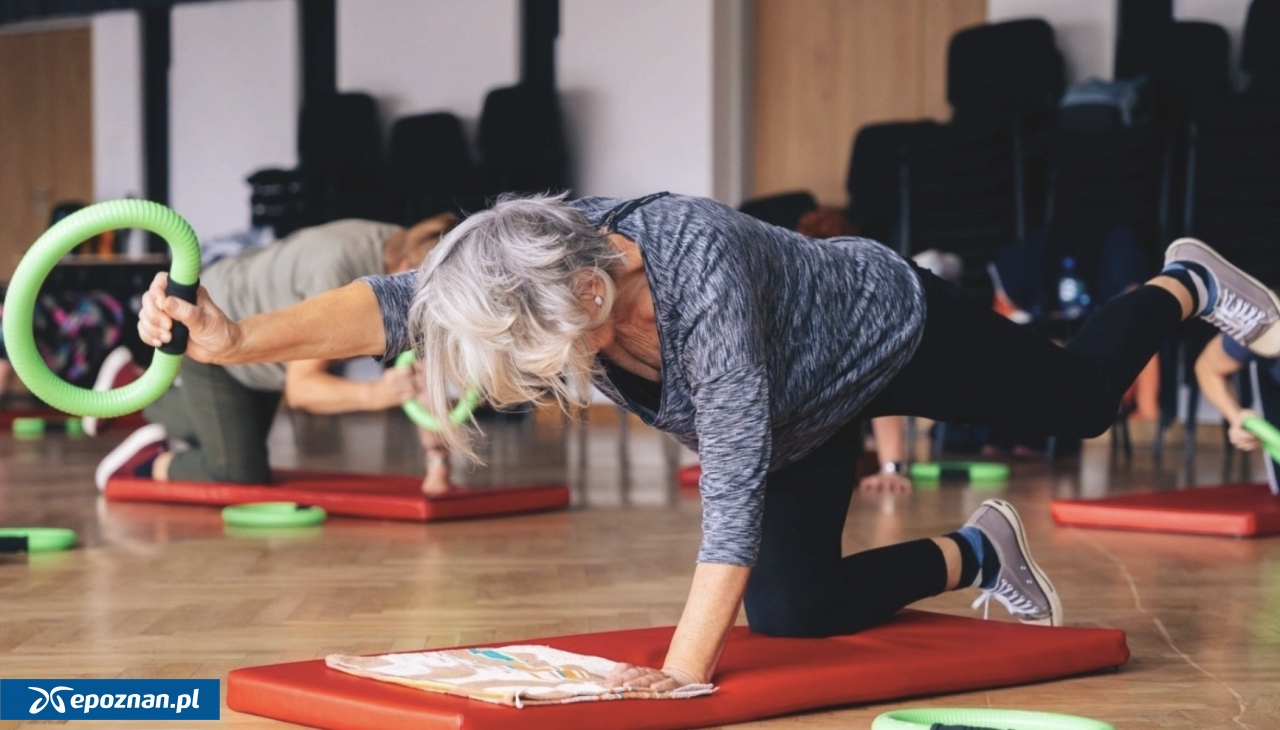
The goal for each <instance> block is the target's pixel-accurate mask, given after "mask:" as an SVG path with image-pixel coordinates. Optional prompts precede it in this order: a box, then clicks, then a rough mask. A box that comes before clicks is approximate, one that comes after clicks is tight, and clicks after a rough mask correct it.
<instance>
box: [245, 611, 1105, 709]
mask: <svg viewBox="0 0 1280 730" xmlns="http://www.w3.org/2000/svg"><path fill="white" fill-rule="evenodd" d="M673 631H674V628H672V627H669V626H668V627H665V628H658V629H636V630H632V631H611V632H606V633H600V634H580V635H577V636H563V637H558V638H551V639H535V640H532V641H506V642H502V644H491V645H490V646H501V645H511V644H546V645H549V646H553V647H556V648H558V649H565V650H568V651H573V652H578V653H582V654H594V655H597V656H606V657H608V658H610V659H616V660H618V661H627V662H631V663H633V664H642V665H646V666H661V664H662V659H663V656H665V654H666V652H667V644H668V642H670V640H671V634H672V632H673ZM1128 659H1129V648H1128V646H1127V645H1126V644H1125V637H1124V632H1123V631H1119V630H1117V629H1076V628H1048V627H1044V626H1024V625H1022V624H1016V623H1007V622H1003V621H981V620H978V619H972V618H962V617H958V616H947V615H942V614H936V613H925V612H922V611H903V612H902V613H901V614H900V615H899V616H898V617H897V618H896V619H895V620H893V621H892V622H890V623H888V624H885V625H883V626H879V627H876V628H874V629H869V630H867V631H863V632H862V633H859V634H855V635H853V636H840V637H835V638H830V639H775V638H768V637H765V636H760V635H758V634H752V633H751V632H750V631H748V630H747V629H746V627H738V628H735V629H734V630H733V633H732V634H731V635H730V637H729V642H728V644H727V645H726V646H725V649H724V654H723V655H722V656H721V659H720V664H719V667H718V669H717V670H716V676H715V682H716V684H718V685H719V687H720V689H719V691H717V692H716V693H715V694H714V695H711V696H709V697H698V698H694V699H686V700H618V701H601V702H581V703H576V704H571V705H554V706H546V707H527V708H525V709H515V708H512V707H502V706H498V705H491V704H488V703H484V702H479V701H476V700H468V699H464V698H459V697H451V696H448V695H442V694H437V693H432V692H424V691H420V690H416V689H412V688H409V687H402V686H399V685H393V684H387V683H385V682H378V681H375V680H371V679H363V678H360V677H355V676H352V675H349V674H344V673H342V672H339V671H337V670H334V669H329V668H328V667H326V666H325V665H324V661H323V659H317V660H312V661H306V662H293V663H289V664H272V665H267V666H262V667H250V668H247V669H237V670H235V671H233V672H231V674H230V676H229V677H228V678H227V706H228V707H230V708H231V709H233V710H236V711H237V712H248V713H252V714H255V715H262V716H264V717H270V718H274V719H277V720H284V721H286V722H293V723H298V724H300V725H310V726H312V727H318V728H326V730H384V729H385V728H415V730H436V729H441V730H443V729H444V728H449V729H450V730H522V729H525V728H527V729H529V730H535V729H536V730H544V729H546V728H555V729H556V730H600V729H602V728H611V729H612V730H628V729H639V728H644V729H645V730H675V729H677V728H700V727H709V726H718V725H728V724H732V723H739V722H746V721H749V720H759V719H762V718H766V717H776V716H778V715H787V714H791V713H796V712H802V711H805V710H813V709H817V708H820V707H830V706H834V705H850V704H865V703H871V702H884V701H888V700H894V699H901V698H905V697H920V696H924V695H939V694H946V693H949V692H964V691H970V690H976V689H986V688H990V687H1005V686H1010V685H1016V684H1029V683H1032V682H1041V681H1044V680H1047V679H1058V678H1061V677H1069V676H1072V675H1076V674H1083V673H1085V672H1092V671H1096V670H1099V669H1110V668H1113V667H1118V666H1120V665H1122V664H1124V663H1125V662H1126V661H1128Z"/></svg>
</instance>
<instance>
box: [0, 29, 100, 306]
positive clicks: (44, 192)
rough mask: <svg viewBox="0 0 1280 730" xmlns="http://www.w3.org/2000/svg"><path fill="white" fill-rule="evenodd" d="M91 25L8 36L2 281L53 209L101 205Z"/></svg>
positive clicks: (1, 86)
mask: <svg viewBox="0 0 1280 730" xmlns="http://www.w3.org/2000/svg"><path fill="white" fill-rule="evenodd" d="M91 42H92V40H91V36H90V31H89V28H88V27H83V28H71V29H59V30H42V31H29V32H7V33H0V279H3V280H5V281H7V280H8V279H9V276H10V275H11V274H12V273H13V269H14V267H15V266H17V264H18V259H20V258H21V257H22V254H23V252H25V251H26V250H27V248H28V247H29V246H30V245H31V243H32V242H34V241H35V240H36V238H37V237H39V235H40V234H41V233H42V232H43V231H44V230H45V228H47V227H48V225H49V213H50V211H51V210H52V208H53V206H54V205H55V204H57V203H59V202H61V201H64V200H78V201H83V202H91V201H92V200H93V99H92V87H91V81H90V63H91V61H90V52H91V47H90V43H91Z"/></svg>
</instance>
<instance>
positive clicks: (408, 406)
mask: <svg viewBox="0 0 1280 730" xmlns="http://www.w3.org/2000/svg"><path fill="white" fill-rule="evenodd" d="M416 358H417V356H416V355H415V354H414V353H413V350H406V351H404V352H402V353H400V355H399V356H398V357H396V367H398V368H407V367H410V366H412V365H413V361H414V360H415V359H416ZM479 402H480V389H479V388H476V387H474V386H472V387H471V388H470V389H469V390H467V394H466V395H464V396H463V397H462V400H460V401H458V405H456V406H454V407H453V410H452V411H449V420H450V421H452V422H454V423H459V424H460V423H465V422H466V421H467V419H468V418H471V412H472V411H474V410H475V408H476V405H477V404H478V403H479ZM404 412H405V415H407V416H408V417H409V420H410V421H413V422H414V423H415V424H417V425H418V426H420V427H422V428H425V429H427V430H428V431H439V430H440V421H439V420H437V419H436V417H435V416H433V415H431V414H430V413H427V409H426V408H423V407H422V404H421V403H419V402H418V401H416V400H407V401H405V402H404Z"/></svg>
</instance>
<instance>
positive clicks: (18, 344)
mask: <svg viewBox="0 0 1280 730" xmlns="http://www.w3.org/2000/svg"><path fill="white" fill-rule="evenodd" d="M118 228H142V229H145V230H148V231H151V232H152V233H156V234H159V235H160V236H162V237H163V238H164V240H165V241H167V242H168V243H169V248H170V250H171V251H172V252H173V264H172V266H171V267H170V268H169V288H168V290H167V293H168V294H169V295H171V296H176V297H179V298H182V299H185V300H187V301H190V302H194V301H195V294H196V290H197V287H198V286H199V277H200V244H199V243H198V242H197V241H196V234H195V232H193V231H192V230H191V226H190V225H188V224H187V222H186V221H185V220H183V219H182V218H181V216H179V215H178V214H177V213H174V212H173V211H172V210H170V209H168V208H166V207H164V206H163V205H160V204H159V203H152V202H150V201H147V200H111V201H107V202H105V203H98V204H96V205H91V206H89V207H87V208H83V209H81V210H78V211H76V212H75V213H72V214H71V215H69V216H67V217H66V218H63V219H62V220H60V221H58V222H57V223H56V224H54V226H53V227H51V228H50V229H49V230H47V231H45V233H44V235H42V236H40V238H38V239H36V242H35V243H33V244H32V245H31V248H30V249H29V250H28V251H27V253H26V255H25V256H23V257H22V261H21V262H19V264H18V268H17V269H16V270H15V271H14V272H13V279H12V281H11V282H10V284H9V292H8V294H6V295H5V300H4V343H5V346H6V348H7V349H8V351H9V359H10V361H11V362H12V363H13V369H14V371H15V372H16V373H17V374H18V377H19V378H21V379H22V382H23V383H26V385H27V387H28V388H30V389H31V392H32V393H34V394H35V395H36V397H37V398H39V399H40V400H42V401H44V402H45V403H48V404H49V405H51V406H53V407H54V408H57V409H58V410H60V411H64V412H66V413H71V414H74V415H77V416H96V417H98V418H115V417H117V416H123V415H124V414H126V413H133V412H134V411H137V410H141V409H142V408H143V407H144V406H147V405H148V404H150V403H151V402H152V401H154V400H156V399H157V398H159V397H160V396H161V394H163V393H164V392H165V390H167V389H168V387H169V385H170V384H171V383H172V382H173V379H174V377H175V376H177V374H178V364H179V363H180V362H181V361H182V353H183V352H184V351H186V348H187V328H186V326H184V325H180V324H178V323H176V322H175V323H174V327H173V338H172V340H170V341H169V342H167V343H165V345H164V346H162V347H160V348H158V350H157V352H156V353H155V356H154V357H153V358H152V360H151V366H150V367H149V368H147V371H146V372H145V373H144V374H143V375H142V377H141V378H138V379H137V380H135V381H134V382H132V383H130V384H129V385H126V386H124V387H123V388H117V389H115V390H109V391H105V392H94V391H92V390H88V389H86V388H77V387H76V386H74V385H71V384H70V383H68V382H66V381H65V380H63V379H62V378H60V377H58V376H57V375H56V374H55V373H54V372H53V371H52V370H50V369H49V367H48V366H47V365H45V363H44V358H42V357H40V353H39V351H38V350H37V349H36V341H35V333H34V332H33V331H32V326H31V322H32V319H33V317H34V314H35V306H36V297H37V296H38V295H39V294H40V287H41V285H43V284H44V280H45V278H46V277H48V276H49V272H50V271H52V270H53V267H54V266H55V265H57V263H58V261H59V260H60V259H61V258H62V257H63V256H65V255H66V254H67V253H69V252H70V251H71V249H73V248H75V247H76V246H78V245H79V244H80V243H81V242H83V241H85V240H86V239H89V238H92V237H94V236H96V235H98V234H99V233H103V232H104V231H110V230H115V229H118Z"/></svg>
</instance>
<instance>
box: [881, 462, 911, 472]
mask: <svg viewBox="0 0 1280 730" xmlns="http://www.w3.org/2000/svg"><path fill="white" fill-rule="evenodd" d="M880 473H881V474H906V473H907V465H906V464H905V463H903V462H901V461H886V462H885V463H883V464H881V465H880Z"/></svg>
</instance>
